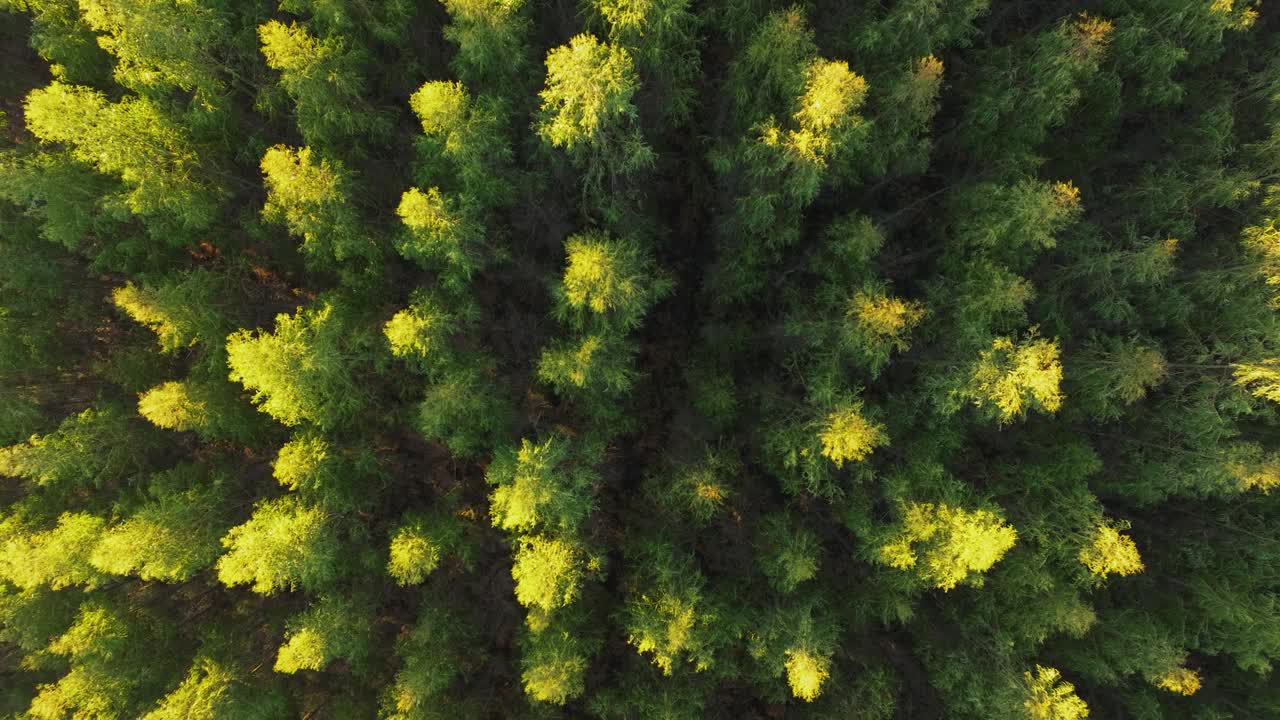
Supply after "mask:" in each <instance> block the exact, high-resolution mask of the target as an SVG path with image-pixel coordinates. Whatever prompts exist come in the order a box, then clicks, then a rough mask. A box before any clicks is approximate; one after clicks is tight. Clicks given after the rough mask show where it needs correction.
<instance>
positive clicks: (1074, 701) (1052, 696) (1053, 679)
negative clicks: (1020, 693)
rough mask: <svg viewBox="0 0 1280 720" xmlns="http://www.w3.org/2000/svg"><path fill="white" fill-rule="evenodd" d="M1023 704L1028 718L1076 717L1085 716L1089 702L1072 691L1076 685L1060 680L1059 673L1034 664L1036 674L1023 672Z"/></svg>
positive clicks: (1056, 719)
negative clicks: (1024, 693) (1024, 697)
mask: <svg viewBox="0 0 1280 720" xmlns="http://www.w3.org/2000/svg"><path fill="white" fill-rule="evenodd" d="M1023 677H1024V678H1025V682H1026V688H1027V699H1026V700H1025V701H1024V702H1023V704H1022V706H1023V707H1024V708H1026V710H1027V715H1028V716H1029V717H1030V718H1031V720H1080V718H1087V717H1089V706H1088V705H1086V704H1085V702H1084V700H1081V699H1080V697H1079V696H1078V695H1076V688H1075V686H1074V685H1072V684H1071V683H1069V682H1063V681H1062V673H1060V672H1058V671H1057V670H1055V669H1053V668H1047V667H1043V666H1040V665H1036V674H1035V675H1032V674H1031V673H1024V675H1023Z"/></svg>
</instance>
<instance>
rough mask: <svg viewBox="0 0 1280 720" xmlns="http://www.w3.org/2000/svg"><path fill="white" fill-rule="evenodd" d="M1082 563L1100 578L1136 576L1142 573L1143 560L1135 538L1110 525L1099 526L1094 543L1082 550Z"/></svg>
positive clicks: (1095, 532)
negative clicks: (1113, 575)
mask: <svg viewBox="0 0 1280 720" xmlns="http://www.w3.org/2000/svg"><path fill="white" fill-rule="evenodd" d="M1079 557H1080V563H1081V564H1082V565H1084V566H1085V567H1087V568H1089V572H1091V573H1093V574H1094V575H1096V576H1098V577H1106V576H1108V575H1112V574H1115V575H1135V574H1137V573H1140V572H1142V570H1143V566H1142V558H1141V557H1140V556H1139V555H1138V548H1137V546H1135V545H1134V543H1133V538H1131V537H1129V536H1128V535H1124V534H1122V533H1120V531H1118V530H1116V529H1115V528H1114V527H1111V526H1110V525H1099V526H1098V528H1097V530H1095V531H1094V535H1093V541H1092V543H1090V544H1089V545H1087V546H1085V547H1083V548H1081V549H1080V556H1079Z"/></svg>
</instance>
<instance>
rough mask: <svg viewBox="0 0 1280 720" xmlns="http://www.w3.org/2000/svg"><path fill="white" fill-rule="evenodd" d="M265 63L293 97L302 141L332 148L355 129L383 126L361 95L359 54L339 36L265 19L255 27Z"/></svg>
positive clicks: (374, 130) (367, 130) (372, 129)
mask: <svg viewBox="0 0 1280 720" xmlns="http://www.w3.org/2000/svg"><path fill="white" fill-rule="evenodd" d="M258 39H259V40H260V41H261V43H262V55H263V57H264V58H265V59H266V61H267V65H269V66H270V67H272V68H274V69H275V70H278V71H280V84H281V86H283V87H284V89H285V91H286V92H288V93H289V96H290V97H291V98H292V99H293V101H294V105H295V111H296V115H297V123H298V130H299V131H300V132H301V133H302V137H303V139H304V140H305V141H306V142H307V143H308V144H315V145H319V146H323V147H326V148H331V149H335V150H336V149H337V146H338V145H339V144H340V143H341V142H342V141H343V140H348V141H349V139H350V138H351V137H353V136H356V135H358V134H360V133H378V132H381V131H382V130H383V129H384V127H385V120H384V119H383V118H380V117H379V116H378V115H377V114H376V113H375V112H373V110H372V109H371V108H370V107H369V106H368V104H367V103H366V102H365V101H364V100H363V99H362V98H361V95H362V93H363V91H364V78H363V77H362V76H361V73H360V66H361V64H362V58H361V56H360V55H359V53H357V52H356V51H354V50H352V49H351V48H349V47H348V45H347V43H346V41H345V40H343V38H342V36H328V37H323V38H320V37H316V36H315V35H312V34H311V33H310V32H308V31H307V29H306V28H305V27H304V26H302V25H299V24H298V23H296V22H295V23H290V24H288V25H285V24H284V23H282V22H280V21H278V20H269V21H267V22H266V23H264V24H262V25H261V26H259V27H258Z"/></svg>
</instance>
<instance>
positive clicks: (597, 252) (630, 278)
mask: <svg viewBox="0 0 1280 720" xmlns="http://www.w3.org/2000/svg"><path fill="white" fill-rule="evenodd" d="M564 247H565V255H566V263H565V269H564V277H563V280H562V281H561V283H560V285H558V286H557V288H556V301H557V303H558V308H557V312H558V313H559V314H560V315H561V316H562V317H563V318H564V319H566V320H569V321H571V322H575V323H581V322H584V320H585V318H586V317H590V316H591V315H594V316H596V317H598V318H600V319H601V320H603V321H605V322H607V323H609V324H613V325H616V326H618V327H621V328H623V329H631V328H633V327H635V326H636V325H638V324H639V322H640V319H641V318H642V317H643V316H644V314H645V313H646V312H647V311H648V309H649V307H650V306H651V305H652V304H653V303H654V302H656V301H657V300H659V299H661V298H662V297H663V296H664V295H666V294H667V293H669V292H670V291H671V288H672V284H671V281H670V280H668V279H666V278H664V277H662V276H661V275H660V274H659V273H658V271H657V269H656V268H655V267H654V263H653V260H652V259H651V258H650V257H649V254H648V253H647V252H646V251H645V250H644V248H643V247H642V246H641V245H640V243H638V242H637V241H635V240H631V239H616V240H615V239H613V238H611V237H609V235H607V234H606V233H602V232H586V233H581V234H578V235H573V236H570V237H569V239H567V240H565V244H564ZM584 311H585V312H584Z"/></svg>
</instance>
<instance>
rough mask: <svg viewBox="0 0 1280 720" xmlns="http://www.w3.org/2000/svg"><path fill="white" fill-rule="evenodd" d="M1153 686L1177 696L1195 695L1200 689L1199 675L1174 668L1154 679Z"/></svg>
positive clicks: (1184, 669) (1192, 671) (1193, 671)
mask: <svg viewBox="0 0 1280 720" xmlns="http://www.w3.org/2000/svg"><path fill="white" fill-rule="evenodd" d="M1153 684H1154V685H1155V686H1156V687H1158V688H1160V689H1162V690H1168V691H1169V692H1172V693H1178V694H1179V695H1188V696H1190V695H1195V694H1196V691H1198V690H1199V689H1200V673H1198V672H1196V671H1195V670H1189V669H1187V668H1183V667H1180V668H1174V669H1173V670H1170V671H1169V672H1167V673H1164V674H1163V675H1160V676H1158V677H1156V678H1155V680H1154V682H1153Z"/></svg>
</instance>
